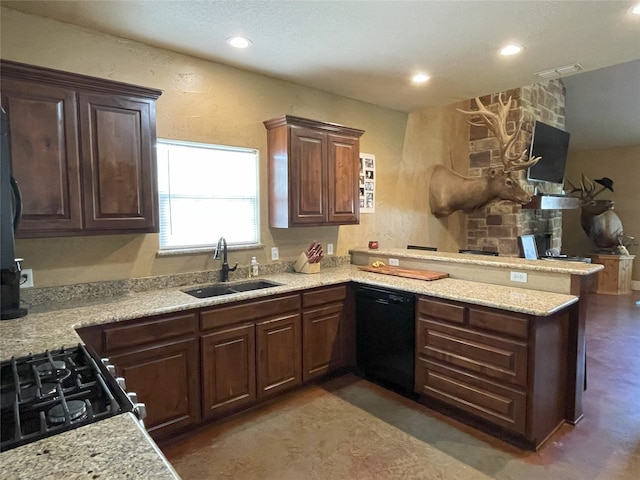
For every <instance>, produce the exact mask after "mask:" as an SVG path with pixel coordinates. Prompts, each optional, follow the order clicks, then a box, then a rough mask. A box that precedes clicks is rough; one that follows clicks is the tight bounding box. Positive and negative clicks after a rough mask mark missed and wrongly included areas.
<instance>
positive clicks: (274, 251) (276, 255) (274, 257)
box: [271, 247, 280, 260]
mask: <svg viewBox="0 0 640 480" xmlns="http://www.w3.org/2000/svg"><path fill="white" fill-rule="evenodd" d="M279 258H280V253H279V252H278V247H272V248H271V260H278V259H279Z"/></svg>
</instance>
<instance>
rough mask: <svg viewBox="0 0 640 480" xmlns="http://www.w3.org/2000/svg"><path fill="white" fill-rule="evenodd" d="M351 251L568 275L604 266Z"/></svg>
mask: <svg viewBox="0 0 640 480" xmlns="http://www.w3.org/2000/svg"><path fill="white" fill-rule="evenodd" d="M349 253H350V254H354V253H356V254H364V255H372V256H380V257H389V256H391V257H398V258H412V259H422V260H429V261H433V262H443V263H458V264H465V265H475V266H485V267H495V268H518V269H519V270H533V271H537V272H548V273H563V274H568V275H591V274H593V273H596V272H599V271H600V270H602V269H604V265H600V264H598V263H584V262H571V261H562V260H527V259H525V258H518V257H493V256H489V255H470V254H465V253H451V252H430V251H423V250H406V249H402V248H387V249H378V250H370V249H368V248H354V249H351V250H349Z"/></svg>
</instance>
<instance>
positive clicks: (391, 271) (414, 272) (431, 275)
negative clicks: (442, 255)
mask: <svg viewBox="0 0 640 480" xmlns="http://www.w3.org/2000/svg"><path fill="white" fill-rule="evenodd" d="M358 269H359V270H364V271H365V272H373V273H382V274H383V275H395V276H396V277H406V278H416V279H418V280H428V281H431V280H440V279H441V278H447V277H448V276H449V274H448V273H444V272H432V271H430V270H418V269H415V268H401V267H387V266H384V267H371V266H365V267H358Z"/></svg>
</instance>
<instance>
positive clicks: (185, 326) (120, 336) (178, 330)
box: [103, 313, 197, 352]
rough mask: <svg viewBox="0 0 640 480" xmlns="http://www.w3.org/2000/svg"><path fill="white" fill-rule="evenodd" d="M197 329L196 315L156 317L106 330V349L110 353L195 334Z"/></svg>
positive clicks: (104, 335) (104, 333)
mask: <svg viewBox="0 0 640 480" xmlns="http://www.w3.org/2000/svg"><path fill="white" fill-rule="evenodd" d="M196 329H197V323H196V314H195V313H189V314H183V315H172V316H169V317H165V318H157V317H156V318H152V319H150V320H148V321H144V322H136V323H134V324H130V325H122V326H118V327H115V328H109V329H106V330H104V331H103V341H104V348H105V350H106V351H107V352H110V351H112V350H117V349H120V348H125V347H131V346H134V345H142V344H145V343H152V342H156V341H159V340H164V339H167V338H172V337H178V336H181V335H190V334H195V332H196Z"/></svg>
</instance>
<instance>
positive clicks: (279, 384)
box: [256, 313, 302, 398]
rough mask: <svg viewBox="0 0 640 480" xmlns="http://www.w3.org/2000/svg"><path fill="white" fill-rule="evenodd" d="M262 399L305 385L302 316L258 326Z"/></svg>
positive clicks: (283, 318) (278, 319) (259, 394)
mask: <svg viewBox="0 0 640 480" xmlns="http://www.w3.org/2000/svg"><path fill="white" fill-rule="evenodd" d="M256 340H257V349H258V355H257V370H258V398H264V397H267V396H271V395H274V394H276V393H278V392H281V391H283V390H287V389H289V388H292V387H294V386H296V385H300V383H302V358H301V349H302V345H301V336H300V314H299V313H296V314H292V315H287V316H283V317H278V318H275V319H272V320H267V321H264V322H260V323H258V324H256Z"/></svg>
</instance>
